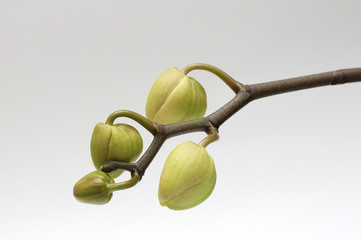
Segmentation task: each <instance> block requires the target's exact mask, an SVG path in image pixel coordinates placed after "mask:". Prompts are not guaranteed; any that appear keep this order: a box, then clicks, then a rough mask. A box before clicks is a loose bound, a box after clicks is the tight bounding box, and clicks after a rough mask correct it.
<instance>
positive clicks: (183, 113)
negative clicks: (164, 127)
mask: <svg viewBox="0 0 361 240" xmlns="http://www.w3.org/2000/svg"><path fill="white" fill-rule="evenodd" d="M206 109H207V96H206V92H205V91H204V88H203V87H202V85H201V84H200V83H199V82H197V81H196V80H195V79H194V78H192V77H188V76H186V75H184V74H183V72H181V71H180V70H178V69H177V68H176V67H171V68H169V69H167V70H166V71H165V72H163V73H162V74H161V75H160V76H159V77H158V78H157V79H156V81H155V83H154V84H153V86H152V88H151V90H150V92H149V95H148V100H147V105H146V116H147V118H148V119H150V120H151V121H153V122H156V123H158V124H170V123H176V122H182V121H188V120H192V119H196V118H201V117H203V116H204V114H205V112H206Z"/></svg>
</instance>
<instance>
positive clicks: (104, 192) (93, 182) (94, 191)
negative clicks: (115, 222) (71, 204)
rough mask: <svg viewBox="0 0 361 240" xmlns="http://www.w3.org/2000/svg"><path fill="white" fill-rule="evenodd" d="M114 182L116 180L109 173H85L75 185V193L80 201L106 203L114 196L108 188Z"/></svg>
mask: <svg viewBox="0 0 361 240" xmlns="http://www.w3.org/2000/svg"><path fill="white" fill-rule="evenodd" d="M112 183H114V180H113V179H112V178H111V177H110V176H109V175H108V174H106V173H104V172H101V171H95V172H92V173H89V174H88V175H85V176H84V177H82V178H81V179H80V180H79V181H78V182H77V183H76V184H75V185H74V189H73V194H74V197H75V198H76V199H77V200H78V201H79V202H83V203H90V204H97V205H100V204H106V203H107V202H109V201H110V199H111V198H112V196H113V193H112V192H111V191H109V190H108V188H107V185H108V184H112Z"/></svg>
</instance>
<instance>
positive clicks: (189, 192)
mask: <svg viewBox="0 0 361 240" xmlns="http://www.w3.org/2000/svg"><path fill="white" fill-rule="evenodd" d="M215 184H216V169H215V166H214V162H213V159H212V158H211V156H209V154H208V153H207V151H206V149H205V148H204V147H202V146H200V145H198V144H195V143H193V142H190V141H188V142H184V143H182V144H180V145H178V146H177V147H176V148H175V149H173V151H172V152H171V153H170V154H169V156H168V158H167V160H166V162H165V165H164V168H163V171H162V175H161V177H160V183H159V191H158V198H159V202H160V204H161V205H163V206H167V207H168V208H170V209H173V210H184V209H188V208H192V207H195V206H196V205H198V204H200V203H202V202H203V201H204V200H206V199H207V198H208V197H209V195H211V193H212V191H213V189H214V186H215Z"/></svg>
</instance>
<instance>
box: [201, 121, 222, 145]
mask: <svg viewBox="0 0 361 240" xmlns="http://www.w3.org/2000/svg"><path fill="white" fill-rule="evenodd" d="M207 134H208V136H207V137H205V138H203V139H202V141H200V142H199V143H198V145H201V146H202V147H204V148H205V147H207V146H208V145H209V144H211V143H212V142H215V141H217V140H218V139H219V134H218V130H217V129H216V128H215V127H213V125H211V127H210V128H209V129H208V131H207Z"/></svg>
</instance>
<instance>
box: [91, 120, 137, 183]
mask: <svg viewBox="0 0 361 240" xmlns="http://www.w3.org/2000/svg"><path fill="white" fill-rule="evenodd" d="M142 150H143V140H142V137H141V136H140V134H139V132H138V131H137V130H136V129H135V128H134V127H132V126H130V125H128V124H123V123H118V124H115V125H110V124H107V123H105V124H104V123H102V122H100V123H98V124H97V125H96V126H95V128H94V131H93V136H92V139H91V142H90V152H91V157H92V160H93V164H94V166H95V168H96V169H97V170H100V167H101V166H102V165H103V164H104V163H105V162H107V161H111V160H112V161H119V162H126V163H130V162H135V161H136V160H137V158H138V157H139V155H140V154H141V153H142ZM122 172H123V171H122V170H117V171H114V172H111V173H109V175H110V176H111V177H113V178H116V177H118V176H119V175H120V174H122Z"/></svg>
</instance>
